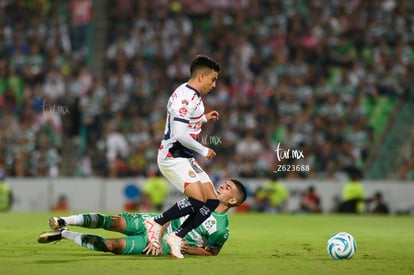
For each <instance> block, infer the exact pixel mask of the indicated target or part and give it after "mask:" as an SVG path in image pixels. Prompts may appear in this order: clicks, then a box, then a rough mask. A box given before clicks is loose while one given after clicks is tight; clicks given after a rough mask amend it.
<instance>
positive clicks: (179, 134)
mask: <svg viewBox="0 0 414 275" xmlns="http://www.w3.org/2000/svg"><path fill="white" fill-rule="evenodd" d="M187 97H188V98H187ZM169 104H170V106H169V108H168V111H169V112H170V115H171V116H172V122H171V123H173V124H174V125H173V127H172V129H173V131H174V136H175V137H176V139H177V141H178V142H180V143H181V144H182V145H183V146H184V147H186V148H189V149H191V150H193V151H195V152H197V153H199V154H200V155H202V156H204V157H205V156H207V154H208V148H207V147H205V146H203V145H202V144H201V143H199V142H198V141H196V140H195V139H193V138H192V137H191V136H190V134H189V133H188V132H187V127H188V124H189V122H190V117H191V114H192V112H193V111H194V109H195V108H196V100H194V96H192V97H190V96H189V95H184V96H176V97H175V98H173V99H172V100H171V101H170V103H169Z"/></svg>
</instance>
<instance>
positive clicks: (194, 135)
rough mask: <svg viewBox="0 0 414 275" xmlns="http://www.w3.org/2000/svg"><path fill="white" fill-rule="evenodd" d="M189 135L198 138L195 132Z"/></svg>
mask: <svg viewBox="0 0 414 275" xmlns="http://www.w3.org/2000/svg"><path fill="white" fill-rule="evenodd" d="M190 136H191V137H192V138H193V139H197V138H198V135H196V134H190Z"/></svg>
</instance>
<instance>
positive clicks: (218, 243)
mask: <svg viewBox="0 0 414 275" xmlns="http://www.w3.org/2000/svg"><path fill="white" fill-rule="evenodd" d="M228 238H229V231H228V230H220V231H216V232H214V233H213V234H211V235H210V236H209V237H208V240H207V242H208V243H207V247H206V249H207V250H208V251H211V252H213V253H218V252H219V251H220V250H221V248H222V247H223V245H224V243H225V242H226V241H227V239H228Z"/></svg>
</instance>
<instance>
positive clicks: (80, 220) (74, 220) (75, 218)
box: [62, 215, 83, 226]
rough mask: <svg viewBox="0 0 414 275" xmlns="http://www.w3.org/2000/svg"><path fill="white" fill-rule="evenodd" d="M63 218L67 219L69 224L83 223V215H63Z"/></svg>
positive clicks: (80, 224)
mask: <svg viewBox="0 0 414 275" xmlns="http://www.w3.org/2000/svg"><path fill="white" fill-rule="evenodd" d="M62 219H63V220H65V222H66V224H67V225H77V226H82V225H83V215H72V216H68V217H62Z"/></svg>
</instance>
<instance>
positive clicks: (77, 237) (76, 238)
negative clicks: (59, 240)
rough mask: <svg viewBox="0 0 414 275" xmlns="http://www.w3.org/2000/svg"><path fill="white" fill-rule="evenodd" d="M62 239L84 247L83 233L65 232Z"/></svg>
mask: <svg viewBox="0 0 414 275" xmlns="http://www.w3.org/2000/svg"><path fill="white" fill-rule="evenodd" d="M62 237H63V238H65V239H66V240H69V241H72V242H74V243H76V244H77V245H80V246H82V239H81V237H82V234H81V233H77V232H73V231H70V230H63V231H62Z"/></svg>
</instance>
